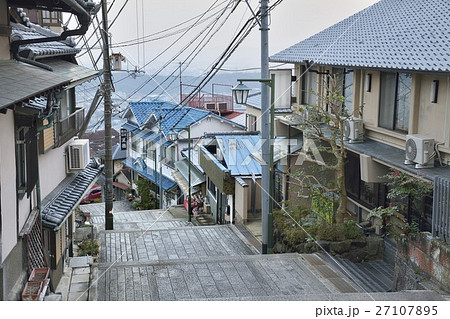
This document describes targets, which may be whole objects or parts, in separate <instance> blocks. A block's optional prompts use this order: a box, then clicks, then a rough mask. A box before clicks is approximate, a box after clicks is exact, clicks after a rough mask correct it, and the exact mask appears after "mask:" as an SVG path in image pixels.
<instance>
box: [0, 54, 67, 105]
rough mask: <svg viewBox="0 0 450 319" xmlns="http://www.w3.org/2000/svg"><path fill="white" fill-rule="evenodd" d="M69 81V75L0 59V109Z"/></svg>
mask: <svg viewBox="0 0 450 319" xmlns="http://www.w3.org/2000/svg"><path fill="white" fill-rule="evenodd" d="M69 83H70V77H68V76H66V75H62V74H58V73H54V72H50V71H46V70H43V69H41V68H38V67H35V66H31V65H28V64H25V63H21V62H16V61H13V60H6V61H0V109H2V108H5V107H8V106H10V105H13V104H15V103H18V102H21V101H25V100H28V99H32V98H34V97H39V96H41V95H42V94H44V92H46V91H48V90H51V89H56V88H59V87H62V86H64V85H67V84H69Z"/></svg>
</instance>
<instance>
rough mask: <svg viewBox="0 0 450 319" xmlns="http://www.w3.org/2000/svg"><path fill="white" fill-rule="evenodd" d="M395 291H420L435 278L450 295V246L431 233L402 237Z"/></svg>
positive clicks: (398, 244) (398, 242)
mask: <svg viewBox="0 0 450 319" xmlns="http://www.w3.org/2000/svg"><path fill="white" fill-rule="evenodd" d="M397 248H398V252H397V258H396V262H395V274H394V289H395V290H397V291H398V290H404V289H418V288H420V282H421V281H422V280H426V279H431V281H432V282H433V283H435V284H437V285H438V286H439V287H440V288H441V289H443V290H445V291H446V292H450V246H449V245H448V244H446V243H445V242H443V241H440V240H437V239H435V238H432V237H431V234H430V233H420V234H410V235H408V236H406V235H402V236H400V237H399V238H398V240H397Z"/></svg>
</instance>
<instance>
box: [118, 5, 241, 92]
mask: <svg viewBox="0 0 450 319" xmlns="http://www.w3.org/2000/svg"><path fill="white" fill-rule="evenodd" d="M217 1H218V0H216V1H215V2H214V4H213V5H212V6H214V5H215V4H216V3H217ZM232 1H233V0H230V2H232ZM212 6H211V7H210V8H209V9H208V10H207V11H205V12H204V13H203V15H201V16H200V17H199V18H198V19H197V21H196V22H195V23H194V24H193V25H192V27H194V26H195V25H196V23H197V22H198V21H200V20H201V18H202V17H203V16H204V15H206V13H208V12H209V11H210V10H211V8H212ZM225 9H226V8H225ZM204 30H205V29H203V30H202V32H201V33H203V32H205V31H204ZM188 31H189V30H188ZM188 31H186V32H184V33H183V34H182V35H181V36H180V37H178V39H177V40H176V41H174V42H173V43H172V44H170V45H169V46H168V47H167V48H166V49H165V50H163V51H162V52H161V53H159V54H158V55H157V56H156V57H155V58H153V59H152V60H150V61H149V62H148V63H146V64H145V65H144V66H143V67H142V68H141V69H144V71H145V67H146V66H148V65H149V64H150V63H152V62H153V61H155V60H156V59H157V58H159V57H160V56H161V55H162V54H164V53H165V52H167V51H168V50H169V49H170V48H171V47H173V46H174V45H175V43H176V42H178V41H179V40H180V39H181V38H182V37H183V36H184V35H185V34H187V32H188ZM201 33H200V35H201ZM197 38H198V36H197V37H196V38H195V39H194V40H192V41H191V42H190V43H189V44H188V45H187V46H185V47H184V48H183V49H182V50H181V51H179V52H178V53H177V54H176V55H175V56H174V57H173V58H172V59H171V61H169V62H167V63H165V64H164V65H163V66H162V67H161V68H160V69H159V70H158V71H157V72H156V73H155V74H153V75H152V76H151V77H150V79H148V80H146V81H145V82H144V83H143V84H142V85H140V86H139V87H138V88H137V89H135V90H134V91H133V92H132V93H131V94H130V95H129V96H128V97H127V99H128V98H130V97H132V96H133V95H135V94H136V93H137V92H138V91H139V90H141V89H142V88H143V87H145V85H147V84H148V83H149V82H150V81H152V80H153V79H154V78H155V77H156V76H157V75H158V74H159V73H161V71H162V70H164V69H165V68H166V67H167V66H168V65H169V64H170V63H172V62H173V61H174V60H175V59H177V58H178V57H179V56H180V55H181V54H182V53H183V50H185V49H186V48H187V47H189V46H190V45H192V44H193V43H194V42H195V40H196V39H197Z"/></svg>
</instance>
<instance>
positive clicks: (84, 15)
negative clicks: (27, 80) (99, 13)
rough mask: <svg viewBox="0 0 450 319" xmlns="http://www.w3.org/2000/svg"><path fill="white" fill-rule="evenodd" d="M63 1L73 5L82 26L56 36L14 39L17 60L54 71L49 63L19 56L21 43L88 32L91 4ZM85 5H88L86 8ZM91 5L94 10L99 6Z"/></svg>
mask: <svg viewBox="0 0 450 319" xmlns="http://www.w3.org/2000/svg"><path fill="white" fill-rule="evenodd" d="M61 1H62V2H64V3H65V4H66V5H68V6H69V7H71V8H72V9H73V10H74V11H75V15H76V16H77V18H78V22H79V23H80V28H79V29H76V30H69V31H63V32H62V33H61V35H59V36H54V37H46V38H38V39H28V40H16V41H12V42H11V44H10V50H11V52H12V54H13V56H14V58H15V59H16V60H18V61H21V62H24V63H27V64H31V65H34V66H37V67H40V68H44V69H46V70H49V71H53V69H52V68H51V67H49V66H48V65H45V64H43V63H40V62H36V61H34V60H30V59H27V58H24V57H21V56H19V47H20V46H21V45H25V44H32V43H44V42H52V41H62V40H65V39H67V37H69V36H76V35H84V34H85V33H86V32H87V30H88V28H89V24H90V22H91V16H90V13H89V12H88V11H86V10H88V9H89V6H88V5H86V6H82V5H81V4H80V1H79V0H61ZM84 7H86V9H85V8H84ZM90 7H92V9H94V11H95V10H97V6H95V5H93V3H92V5H90ZM98 8H99V7H98Z"/></svg>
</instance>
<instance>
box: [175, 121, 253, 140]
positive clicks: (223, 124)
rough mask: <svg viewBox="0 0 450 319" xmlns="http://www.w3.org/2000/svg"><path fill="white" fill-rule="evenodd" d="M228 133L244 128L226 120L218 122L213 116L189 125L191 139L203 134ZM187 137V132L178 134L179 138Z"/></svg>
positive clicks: (243, 129)
mask: <svg viewBox="0 0 450 319" xmlns="http://www.w3.org/2000/svg"><path fill="white" fill-rule="evenodd" d="M230 131H245V128H242V127H241V126H239V125H237V124H233V123H230V122H229V121H228V120H220V119H218V118H216V117H214V116H208V117H206V118H204V119H202V120H201V121H199V122H197V123H195V124H193V125H191V139H194V138H197V137H201V136H203V135H204V134H205V133H210V132H230ZM187 137H188V133H187V132H183V133H181V134H180V138H183V139H187Z"/></svg>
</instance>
